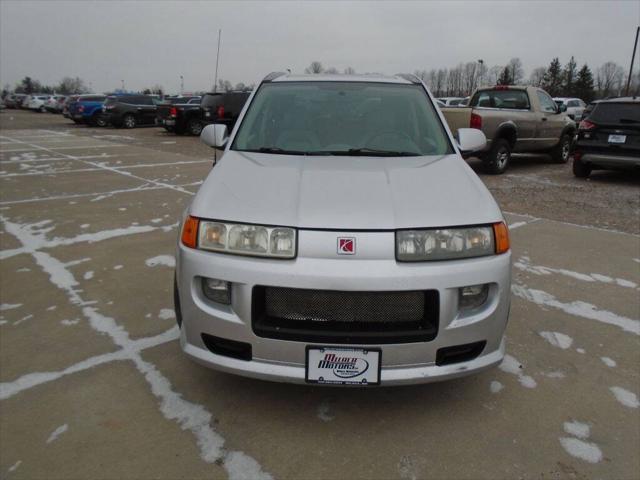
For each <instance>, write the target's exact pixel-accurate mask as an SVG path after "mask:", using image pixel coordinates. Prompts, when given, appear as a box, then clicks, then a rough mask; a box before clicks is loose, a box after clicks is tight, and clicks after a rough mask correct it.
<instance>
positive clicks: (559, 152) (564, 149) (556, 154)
mask: <svg viewBox="0 0 640 480" xmlns="http://www.w3.org/2000/svg"><path fill="white" fill-rule="evenodd" d="M549 153H550V154H551V160H552V161H553V163H567V162H568V161H569V157H570V155H571V136H570V135H569V134H568V133H565V134H563V135H562V137H560V141H559V142H558V145H556V146H555V147H553V148H552V149H551V152H549Z"/></svg>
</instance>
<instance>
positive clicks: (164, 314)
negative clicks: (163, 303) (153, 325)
mask: <svg viewBox="0 0 640 480" xmlns="http://www.w3.org/2000/svg"><path fill="white" fill-rule="evenodd" d="M158 318H159V319H160V320H169V319H171V318H176V312H175V311H173V309H171V308H163V309H162V310H160V313H159V314H158Z"/></svg>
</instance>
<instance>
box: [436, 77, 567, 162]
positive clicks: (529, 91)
mask: <svg viewBox="0 0 640 480" xmlns="http://www.w3.org/2000/svg"><path fill="white" fill-rule="evenodd" d="M441 110H442V113H443V114H444V117H445V118H446V120H447V123H448V124H449V128H450V129H451V131H452V133H453V134H454V135H456V134H457V131H458V129H459V128H469V127H470V128H477V129H478V130H482V132H483V133H484V134H485V136H486V137H487V146H486V148H485V149H484V151H483V152H481V153H480V154H479V155H478V156H479V157H480V158H481V159H482V160H483V162H484V166H485V170H486V171H487V173H491V174H500V173H504V172H505V171H506V170H507V168H508V166H509V163H510V161H511V153H548V154H549V155H551V158H552V160H553V161H554V162H557V163H566V162H567V161H569V156H570V152H571V144H572V142H573V138H574V136H575V133H576V124H575V123H574V121H573V120H571V118H569V117H568V116H567V115H566V113H565V111H566V106H564V105H561V106H558V105H557V104H556V103H555V102H554V101H553V99H552V98H551V96H550V95H549V94H548V93H547V92H545V91H544V90H542V89H540V88H537V87H527V86H511V85H508V86H506V85H497V86H495V87H483V88H479V89H478V90H476V91H475V92H474V93H473V95H472V96H471V101H470V102H469V107H453V108H442V109H441Z"/></svg>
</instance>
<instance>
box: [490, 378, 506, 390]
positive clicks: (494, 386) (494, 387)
mask: <svg viewBox="0 0 640 480" xmlns="http://www.w3.org/2000/svg"><path fill="white" fill-rule="evenodd" d="M503 388H504V385H502V384H501V383H500V382H498V381H497V380H493V381H492V382H491V384H490V385H489V390H491V393H498V392H499V391H500V390H502V389H503Z"/></svg>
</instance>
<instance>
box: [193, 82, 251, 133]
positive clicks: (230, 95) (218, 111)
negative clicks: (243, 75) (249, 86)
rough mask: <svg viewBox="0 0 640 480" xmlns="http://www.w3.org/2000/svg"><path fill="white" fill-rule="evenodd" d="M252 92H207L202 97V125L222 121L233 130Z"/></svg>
mask: <svg viewBox="0 0 640 480" xmlns="http://www.w3.org/2000/svg"><path fill="white" fill-rule="evenodd" d="M249 95H251V92H226V93H207V94H205V95H204V97H202V101H201V102H200V110H201V113H202V125H203V126H204V125H209V124H211V123H222V124H224V125H226V126H227V129H228V130H229V131H231V130H232V129H233V126H234V125H235V124H236V120H238V116H239V115H240V112H241V111H242V108H243V107H244V104H245V103H246V102H247V99H248V98H249Z"/></svg>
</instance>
